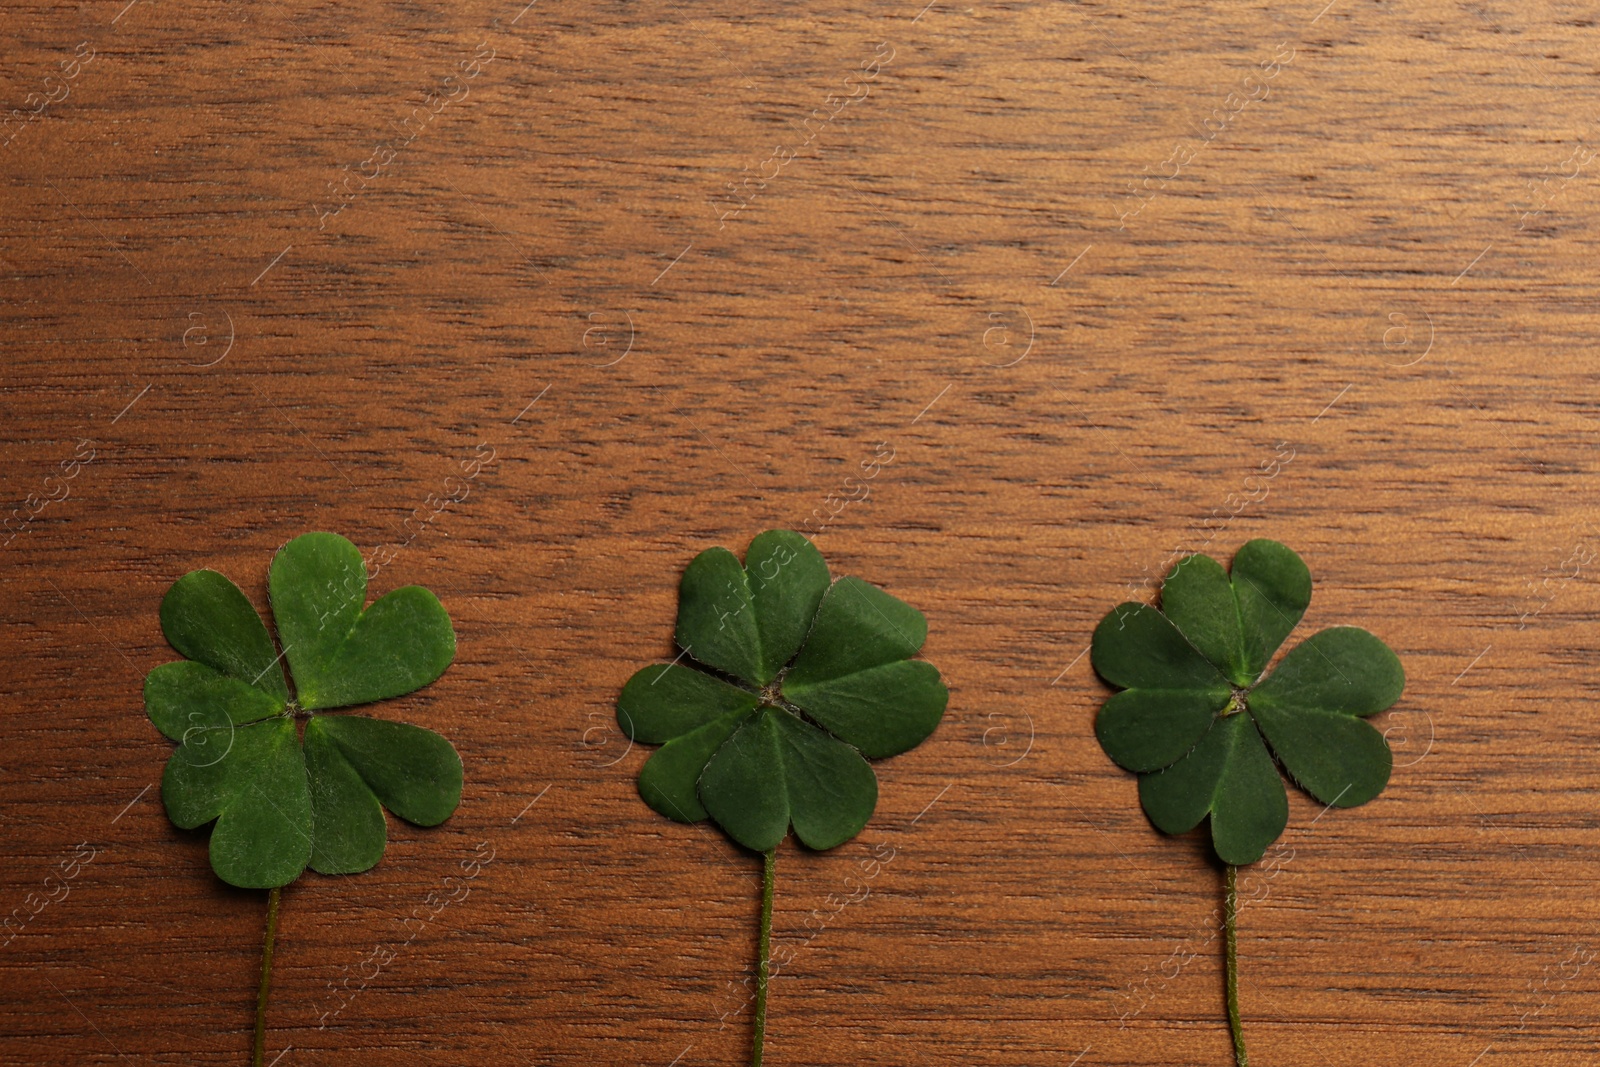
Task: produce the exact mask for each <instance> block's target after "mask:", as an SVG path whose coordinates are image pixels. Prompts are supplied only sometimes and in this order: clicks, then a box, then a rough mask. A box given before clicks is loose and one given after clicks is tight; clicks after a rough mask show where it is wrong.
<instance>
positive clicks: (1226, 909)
mask: <svg viewBox="0 0 1600 1067" xmlns="http://www.w3.org/2000/svg"><path fill="white" fill-rule="evenodd" d="M1226 886H1227V888H1226V890H1225V892H1224V893H1223V926H1224V928H1225V930H1226V933H1227V937H1226V941H1227V946H1228V949H1227V956H1228V1029H1229V1030H1230V1031H1231V1032H1232V1034H1233V1058H1234V1060H1235V1061H1236V1062H1237V1063H1238V1065H1239V1067H1250V1054H1249V1053H1248V1052H1246V1051H1245V1048H1244V1029H1243V1028H1242V1027H1241V1026H1240V1025H1239V868H1237V867H1235V866H1234V865H1233V864H1231V863H1230V864H1228V876H1227V883H1226Z"/></svg>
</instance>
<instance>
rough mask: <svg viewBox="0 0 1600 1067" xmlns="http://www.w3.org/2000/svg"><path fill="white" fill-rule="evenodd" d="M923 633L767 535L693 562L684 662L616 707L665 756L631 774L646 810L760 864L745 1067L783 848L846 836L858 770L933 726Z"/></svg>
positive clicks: (865, 808)
mask: <svg viewBox="0 0 1600 1067" xmlns="http://www.w3.org/2000/svg"><path fill="white" fill-rule="evenodd" d="M927 636H928V622H927V620H926V619H924V618H923V617H922V613H921V612H920V611H918V610H917V609H916V608H913V607H912V606H911V605H909V604H906V603H904V602H902V601H900V600H897V599H895V598H894V597H892V596H890V595H889V594H888V593H885V592H884V591H883V590H881V589H879V588H877V587H876V586H872V585H868V584H867V583H866V582H863V581H861V580H859V579H857V578H840V579H839V580H838V581H834V580H833V579H832V577H831V576H830V575H829V573H828V565H827V563H825V562H824V561H823V559H822V553H820V552H818V551H817V549H816V546H815V545H813V544H812V543H811V542H810V541H808V540H806V539H805V538H804V537H802V536H800V535H799V534H797V533H793V532H791V531H789V530H768V531H767V532H766V533H763V534H761V535H760V536H758V537H756V539H755V540H753V541H751V542H750V547H749V549H748V550H747V551H746V552H745V557H744V562H743V563H741V562H739V559H738V557H737V556H735V555H734V554H733V553H732V552H729V551H728V550H727V549H725V548H712V549H707V550H706V551H704V552H702V553H700V554H699V555H698V556H696V557H695V558H694V560H693V561H692V562H691V563H690V564H689V566H688V568H687V569H686V570H685V571H684V574H683V582H682V584H681V586H680V588H679V593H678V626H677V641H678V645H679V647H681V648H682V649H683V652H682V654H681V655H679V657H678V658H677V659H676V660H674V661H673V662H671V663H656V664H652V665H651V666H648V667H645V668H644V669H643V670H640V671H638V672H637V673H635V674H634V675H633V677H631V678H629V679H628V681H627V683H626V684H625V685H624V686H623V687H622V694H621V696H619V697H618V699H617V721H618V723H619V724H620V725H621V726H622V730H623V732H624V733H626V734H627V735H628V736H629V737H630V738H632V739H633V740H635V741H640V742H643V743H645V744H651V745H660V746H661V748H660V749H658V750H657V751H656V752H655V753H654V754H653V755H652V756H651V757H650V758H649V760H647V761H646V762H645V765H644V768H643V769H642V770H641V771H640V772H639V795H640V796H641V797H643V798H644V800H645V802H646V803H647V804H649V805H650V806H651V807H652V808H654V809H655V810H656V811H658V812H660V813H661V814H662V815H665V816H667V817H668V818H671V819H676V820H678V821H679V822H699V821H702V820H704V819H712V820H715V822H716V823H717V825H719V826H721V827H722V829H723V830H724V831H726V832H727V834H728V836H729V837H731V838H733V839H734V840H735V841H737V842H738V843H739V844H741V845H743V846H744V847H746V848H749V849H753V850H755V851H757V852H761V853H763V868H762V880H761V918H760V926H759V929H758V944H759V946H760V947H759V954H758V956H757V971H756V993H755V1009H754V1013H753V1014H754V1025H755V1039H754V1046H753V1049H752V1057H751V1064H752V1067H760V1063H761V1055H762V1045H763V1040H764V1035H765V1033H766V1018H767V986H768V977H769V972H770V947H771V936H772V889H773V871H774V866H775V864H776V857H777V853H778V845H779V843H780V842H782V840H783V839H784V837H785V836H787V835H788V832H789V830H790V828H791V827H792V828H793V829H794V834H795V837H797V838H798V839H799V840H800V842H801V843H802V844H804V845H806V846H807V847H808V848H812V849H818V850H821V849H829V848H833V847H834V846H836V845H841V844H843V843H844V842H846V841H849V840H850V839H851V838H853V837H855V836H856V835H857V834H858V833H860V832H861V830H862V828H863V827H864V826H866V824H867V820H868V819H869V818H871V817H872V810H873V808H874V807H875V806H876V805H877V802H878V778H877V775H876V774H875V773H874V772H873V770H872V765H871V764H870V763H868V762H867V761H868V760H869V759H882V758H884V757H887V756H893V755H897V754H899V753H901V752H905V751H906V750H907V749H910V748H914V747H916V746H917V745H918V744H920V743H922V741H923V740H924V739H925V738H927V737H928V735H929V734H931V733H933V731H934V728H935V727H936V726H938V725H939V720H940V719H941V718H942V717H943V716H944V710H945V705H946V704H947V703H948V702H949V699H950V693H949V691H948V690H947V689H946V688H945V686H944V683H943V682H941V681H940V680H939V672H938V671H937V670H935V669H934V668H933V666H932V665H931V664H929V663H926V662H924V661H922V660H914V659H912V658H911V657H912V656H915V655H916V654H917V652H918V651H919V650H920V649H921V648H922V643H923V641H924V640H926V639H927ZM685 659H687V660H689V663H687V664H685V663H684V662H682V661H683V660H685Z"/></svg>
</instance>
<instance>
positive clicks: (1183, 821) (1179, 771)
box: [1139, 714, 1289, 866]
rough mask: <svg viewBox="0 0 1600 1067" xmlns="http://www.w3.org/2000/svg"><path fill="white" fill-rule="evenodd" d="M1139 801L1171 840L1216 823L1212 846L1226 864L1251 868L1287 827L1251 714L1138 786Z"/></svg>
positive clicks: (1284, 803) (1280, 792)
mask: <svg viewBox="0 0 1600 1067" xmlns="http://www.w3.org/2000/svg"><path fill="white" fill-rule="evenodd" d="M1139 801H1140V803H1142V804H1143V805H1144V810H1145V813H1146V814H1147V815H1149V816H1150V821H1151V822H1153V823H1155V824H1156V826H1157V827H1158V828H1159V829H1161V830H1163V831H1165V832H1166V833H1169V834H1180V833H1183V832H1185V831H1187V830H1192V829H1194V828H1195V827H1196V826H1198V825H1199V824H1200V820H1201V819H1204V818H1205V817H1206V816H1207V815H1210V816H1211V844H1212V847H1213V848H1215V849H1216V852H1217V856H1218V857H1220V858H1221V860H1222V861H1223V862H1224V863H1231V864H1234V865H1235V866H1239V865H1243V864H1246V863H1254V862H1255V861H1256V860H1258V859H1260V858H1261V857H1262V856H1263V855H1264V854H1265V853H1266V851H1267V848H1268V847H1269V846H1270V845H1271V844H1272V843H1273V842H1274V841H1276V840H1277V839H1278V835H1279V834H1281V833H1283V828H1284V827H1285V826H1286V825H1288V822H1289V798H1288V796H1287V795H1286V794H1285V793H1284V789H1283V780H1282V779H1281V778H1279V777H1278V771H1277V768H1276V767H1274V766H1273V765H1272V757H1271V756H1270V755H1268V754H1267V748H1266V745H1265V744H1263V743H1262V740H1261V735H1260V734H1259V733H1258V732H1257V731H1256V728H1255V724H1254V723H1253V722H1251V720H1250V716H1248V715H1237V714H1236V715H1228V716H1225V717H1223V718H1221V719H1218V720H1217V721H1216V724H1215V725H1214V726H1212V727H1211V729H1210V731H1208V732H1207V734H1206V736H1205V738H1204V739H1202V740H1201V742H1200V743H1199V744H1198V745H1196V746H1195V748H1194V750H1193V751H1192V752H1191V753H1190V754H1189V755H1187V756H1185V757H1184V758H1183V759H1181V760H1179V761H1178V762H1177V763H1175V764H1173V765H1172V766H1171V767H1168V768H1166V769H1165V770H1162V771H1157V772H1155V773H1153V774H1146V775H1143V776H1142V777H1140V779H1139Z"/></svg>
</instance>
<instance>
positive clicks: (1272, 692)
mask: <svg viewBox="0 0 1600 1067" xmlns="http://www.w3.org/2000/svg"><path fill="white" fill-rule="evenodd" d="M1310 603H1311V572H1310V571H1309V570H1307V569H1306V565H1305V562H1304V561H1303V560H1301V558H1300V557H1299V556H1298V555H1296V554H1295V553H1294V552H1293V551H1291V550H1290V549H1289V548H1287V547H1286V546H1284V545H1281V544H1279V543H1278V542H1276V541H1265V540H1257V541H1251V542H1249V543H1247V544H1245V545H1244V546H1243V547H1242V548H1240V549H1239V551H1238V552H1237V553H1236V554H1235V555H1234V557H1233V568H1232V571H1231V572H1228V571H1224V570H1223V569H1222V565H1221V564H1219V563H1218V562H1217V561H1216V560H1214V559H1212V558H1211V557H1209V556H1201V555H1195V556H1188V557H1185V558H1184V559H1182V560H1180V561H1179V562H1178V563H1177V564H1176V565H1175V566H1174V567H1173V568H1172V570H1171V572H1169V573H1168V574H1167V577H1166V579H1165V580H1164V582H1163V583H1162V587H1161V610H1160V611H1157V610H1156V609H1155V608H1152V607H1150V606H1148V605H1146V604H1133V603H1129V604H1120V605H1118V606H1117V607H1115V608H1113V609H1112V610H1111V612H1110V613H1109V614H1107V615H1106V617H1105V618H1104V619H1102V620H1101V622H1100V625H1099V626H1097V627H1096V628H1095V632H1094V639H1093V642H1092V645H1091V648H1092V656H1091V659H1092V661H1093V663H1094V668H1095V670H1096V671H1097V672H1099V674H1100V676H1101V677H1102V678H1104V679H1105V680H1106V681H1107V682H1109V683H1110V684H1111V685H1113V686H1116V687H1117V688H1118V689H1120V690H1121V691H1120V692H1118V693H1116V694H1114V695H1113V696H1112V697H1111V698H1110V699H1109V700H1107V701H1106V702H1105V704H1104V705H1103V706H1102V707H1101V709H1100V713H1099V715H1098V716H1097V717H1096V719H1095V734H1096V735H1097V736H1098V737H1099V739H1100V745H1101V747H1102V748H1104V749H1105V752H1106V755H1108V756H1110V757H1111V759H1112V760H1113V761H1115V762H1116V763H1117V764H1118V765H1119V766H1122V767H1124V768H1126V769H1127V770H1130V771H1135V772H1137V773H1138V774H1139V801H1140V803H1141V804H1142V805H1143V806H1144V810H1145V814H1146V815H1148V816H1149V818H1150V821H1151V822H1152V823H1154V824H1155V826H1156V827H1157V828H1158V829H1160V830H1162V831H1164V832H1166V833H1169V834H1181V833H1185V832H1187V831H1189V830H1192V829H1194V828H1195V827H1196V826H1199V825H1200V823H1201V822H1203V821H1205V820H1206V819H1207V817H1209V818H1210V822H1211V844H1212V848H1213V849H1214V850H1215V851H1216V854H1217V856H1218V857H1219V858H1220V859H1221V860H1222V861H1223V863H1224V864H1225V865H1226V867H1227V871H1226V883H1225V890H1224V916H1225V917H1224V926H1225V928H1226V932H1227V936H1226V955H1227V983H1226V990H1227V1009H1228V1022H1229V1027H1230V1030H1231V1031H1232V1035H1233V1044H1234V1057H1235V1060H1236V1062H1237V1063H1238V1065H1239V1067H1247V1064H1248V1056H1247V1054H1246V1052H1245V1046H1244V1035H1243V1031H1242V1029H1241V1026H1240V1022H1239V1003H1238V961H1237V954H1236V935H1235V930H1236V921H1237V914H1238V898H1237V891H1236V880H1237V868H1238V867H1240V866H1243V865H1245V864H1250V863H1254V862H1256V861H1257V860H1259V859H1260V858H1261V857H1262V855H1264V854H1265V852H1266V850H1267V848H1268V847H1269V846H1270V845H1271V844H1272V843H1273V842H1274V841H1276V840H1277V839H1278V836H1279V835H1280V834H1282V833H1283V829H1284V827H1285V826H1286V825H1287V824H1288V821H1289V798H1288V794H1287V792H1286V791H1285V789H1284V785H1283V779H1282V778H1281V777H1280V776H1279V774H1278V767H1279V766H1280V765H1281V766H1282V768H1283V769H1284V771H1285V772H1287V773H1288V775H1289V777H1290V778H1291V779H1293V780H1294V781H1295V783H1296V784H1298V785H1299V786H1300V787H1301V788H1302V789H1304V790H1305V791H1306V792H1308V793H1310V794H1311V795H1312V796H1314V797H1316V798H1317V799H1318V800H1320V801H1322V802H1323V803H1324V804H1326V805H1328V806H1329V807H1334V806H1337V807H1346V808H1348V807H1354V806H1356V805H1357V804H1365V803H1366V802H1367V801H1369V800H1371V799H1372V798H1373V797H1375V796H1377V795H1378V794H1379V793H1380V792H1382V791H1383V787H1384V786H1385V785H1387V784H1388V781H1389V771H1390V768H1391V766H1392V763H1393V757H1392V755H1391V754H1390V751H1389V744H1388V742H1387V741H1386V740H1384V736H1383V734H1381V733H1379V732H1378V730H1377V729H1375V728H1374V727H1373V726H1372V724H1371V723H1369V722H1367V721H1366V719H1367V717H1369V716H1371V715H1375V714H1377V713H1378V712H1380V711H1383V710H1385V709H1386V708H1388V707H1390V706H1391V705H1392V704H1394V702H1395V701H1397V700H1399V699H1400V694H1401V691H1402V690H1403V689H1404V688H1405V672H1404V670H1402V668H1401V666H1400V660H1399V658H1398V657H1396V656H1395V654H1394V653H1393V652H1392V651H1390V649H1389V647H1388V646H1387V645H1385V644H1384V643H1383V642H1382V641H1380V640H1379V639H1378V638H1376V637H1374V636H1373V635H1372V634H1370V633H1368V632H1367V631H1366V630H1362V629H1359V628H1357V627H1354V626H1336V627H1333V628H1331V629H1327V630H1323V631H1321V632H1320V633H1317V634H1314V635H1313V636H1311V637H1310V638H1308V639H1307V640H1305V641H1304V642H1302V643H1301V644H1300V645H1299V646H1297V647H1296V648H1294V649H1292V650H1290V651H1289V652H1288V654H1286V655H1285V656H1284V657H1283V659H1282V660H1280V661H1279V663H1278V666H1277V668H1276V669H1275V670H1274V671H1273V672H1272V673H1271V674H1270V675H1268V676H1267V677H1266V678H1262V672H1263V671H1265V670H1266V666H1267V664H1268V662H1269V661H1270V660H1271V659H1272V656H1273V654H1274V653H1275V652H1277V650H1278V648H1279V646H1280V645H1282V644H1283V642H1284V640H1285V639H1286V638H1287V637H1288V636H1289V633H1290V631H1292V630H1293V629H1294V627H1295V625H1296V624H1297V623H1298V622H1299V621H1300V617H1301V616H1302V615H1304V614H1305V610H1306V607H1307V606H1308V605H1309V604H1310Z"/></svg>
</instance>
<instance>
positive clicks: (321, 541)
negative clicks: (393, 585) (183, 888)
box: [144, 533, 461, 889]
mask: <svg viewBox="0 0 1600 1067" xmlns="http://www.w3.org/2000/svg"><path fill="white" fill-rule="evenodd" d="M268 592H269V595H270V598H271V602H272V614H273V619H274V621H275V622H276V624H277V630H278V638H279V640H281V641H282V643H283V652H282V653H281V654H280V653H279V652H278V651H277V649H276V647H275V646H274V643H273V640H272V637H271V635H270V634H269V633H268V632H267V627H266V625H265V624H264V623H263V622H262V620H261V617H260V616H259V615H257V614H256V611H255V609H254V608H252V607H251V606H250V602H249V600H248V599H247V598H246V597H245V595H244V593H243V592H241V591H240V590H239V587H238V586H236V585H234V584H233V583H232V582H231V581H229V580H228V579H227V578H225V577H223V576H222V575H221V574H218V573H217V572H215V571H208V570H200V571H193V572H191V573H189V574H186V575H184V576H183V577H182V578H180V579H178V581H176V582H174V583H173V585H172V588H171V589H169V590H168V591H167V595H166V596H165V597H164V598H163V599H162V602H161V628H162V631H163V632H164V633H165V634H166V637H167V640H168V642H170V643H171V645H172V647H173V648H174V649H176V650H177V651H178V652H180V653H181V654H182V655H184V656H185V657H187V658H185V659H183V660H179V661H177V662H175V663H167V664H163V665H162V666H159V667H157V668H155V669H154V670H152V671H151V672H150V673H149V675H148V676H147V677H146V678H145V685H144V698H145V710H146V711H147V712H148V713H149V716H150V720H151V721H152V722H153V723H155V725H156V728H157V729H159V730H160V731H161V732H162V733H163V734H165V735H166V736H167V737H169V738H171V739H172V740H174V741H177V742H179V747H178V749H177V750H176V751H175V752H174V753H173V755H172V757H171V758H170V759H169V760H168V762H167V769H166V772H165V774H163V776H162V779H161V796H162V799H163V801H164V802H165V803H166V808H167V814H168V816H169V817H170V818H171V819H172V821H173V823H175V824H176V825H178V826H180V827H182V828H184V829H192V828H194V827H198V826H203V825H205V824H206V823H209V822H213V821H214V822H215V823H216V825H215V827H214V828H213V829H212V832H211V843H210V852H211V866H212V869H213V870H214V871H216V873H217V875H218V877H220V878H221V879H222V880H223V881H225V882H228V883H230V884H232V885H236V886H243V887H248V888H261V889H275V888H277V887H279V886H283V885H287V884H288V883H290V882H292V881H294V880H295V879H296V878H298V877H299V876H300V873H301V872H302V871H303V870H305V868H306V867H308V866H309V867H310V868H311V869H312V870H315V871H318V872H320V873H322V874H354V873H357V872H360V871H365V870H368V869H369V868H371V867H372V866H373V865H375V864H376V863H377V862H378V860H379V859H380V858H382V856H383V851H384V846H385V844H386V842H387V838H388V829H387V825H386V821H385V819H384V815H383V808H385V807H387V808H388V809H389V810H390V811H392V812H394V814H396V815H398V816H400V817H401V818H402V819H405V820H407V821H408V822H412V823H416V824H417V825H419V826H435V825H437V824H439V823H441V822H443V821H444V820H445V819H446V818H448V817H449V816H450V813H451V812H453V811H454V810H455V809H456V805H457V804H459V803H460V800H461V758H460V757H459V756H458V755H457V754H456V751H455V749H454V748H453V747H452V746H451V745H450V742H448V741H446V740H445V739H444V738H443V737H440V736H439V735H438V734H436V733H434V732H432V731H431V730H424V729H422V728H421V727H417V726H408V725H405V724H403V723H396V722H385V721H381V720H378V719H371V718H367V717H365V716H359V715H349V714H344V715H326V714H321V712H325V711H327V710H329V709H332V708H340V707H346V706H349V705H353V704H365V703H371V702H373V701H377V700H383V699H386V698H388V697H394V696H400V695H402V694H405V693H409V692H412V691H414V690H416V689H420V688H421V687H422V686H425V685H427V684H428V683H429V682H431V681H433V680H434V679H435V678H438V677H439V675H441V674H443V673H444V670H445V668H446V667H448V666H449V665H450V661H451V660H452V659H453V658H454V656H455V632H454V631H453V630H452V629H451V626H450V617H449V615H448V614H446V613H445V610H444V607H443V605H441V604H440V603H439V600H438V598H437V597H435V596H434V595H433V594H432V593H430V592H428V591H427V590H426V589H422V588H420V587H418V586H407V587H405V588H402V589H396V590H394V591H393V592H391V593H389V594H387V595H385V596H383V597H381V598H380V599H378V600H377V601H376V602H375V603H373V604H372V605H371V606H369V607H366V608H365V610H363V605H364V604H365V601H366V593H367V575H366V566H365V563H364V562H363V560H362V558H361V553H360V551H359V550H358V549H357V548H356V547H355V545H353V544H351V543H350V542H349V541H347V540H345V539H344V538H342V537H339V536H337V535H335V534H328V533H308V534H305V535H303V536H300V537H297V538H295V539H294V540H293V541H290V542H289V543H288V544H287V545H285V546H284V547H283V548H282V549H280V550H279V552H278V554H277V556H276V557H275V558H274V559H273V561H272V568H271V571H270V575H269V581H268ZM283 660H287V661H288V664H289V674H290V676H291V677H292V678H293V680H294V690H293V692H292V693H291V691H290V688H289V685H288V682H287V680H286V679H285V676H284V672H283V668H282V667H281V666H280V662H281V661H283ZM313 712H316V713H318V714H313ZM302 720H303V722H304V727H303V730H304V732H303V736H302V734H301V732H300V731H299V730H298V729H297V724H298V723H299V722H300V721H302Z"/></svg>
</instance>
